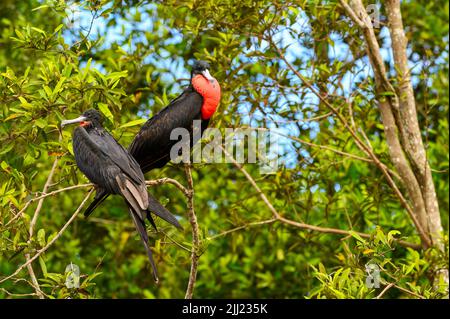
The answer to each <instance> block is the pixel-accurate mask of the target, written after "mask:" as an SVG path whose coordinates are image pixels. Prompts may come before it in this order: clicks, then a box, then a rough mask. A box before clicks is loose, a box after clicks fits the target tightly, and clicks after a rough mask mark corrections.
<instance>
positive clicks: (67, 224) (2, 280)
mask: <svg viewBox="0 0 450 319" xmlns="http://www.w3.org/2000/svg"><path fill="white" fill-rule="evenodd" d="M93 191H94V189H91V190H90V191H89V193H88V194H87V195H86V197H85V198H84V199H83V201H82V202H81V204H80V206H78V208H77V209H76V210H75V212H74V213H73V215H72V216H71V217H70V218H69V220H68V221H67V222H66V223H65V224H64V226H63V227H62V228H61V230H60V231H59V232H58V233H57V234H56V235H55V237H53V238H52V240H51V241H49V242H48V243H47V245H45V247H43V248H41V249H39V250H38V251H37V253H36V254H35V255H34V256H33V257H31V258H30V259H29V260H28V261H27V262H25V263H24V264H22V265H21V266H20V267H19V268H17V269H16V271H15V272H13V273H12V274H11V275H8V276H6V277H4V278H2V279H0V284H1V283H3V282H5V281H7V280H9V279H11V278H13V277H14V276H16V275H17V274H18V273H20V272H21V271H22V269H24V268H25V267H27V266H28V265H29V264H31V263H32V262H33V261H35V260H36V259H37V258H38V257H39V256H40V255H42V254H43V253H44V252H46V251H47V250H48V249H49V248H50V246H52V245H53V244H54V243H55V242H56V241H57V240H58V238H59V237H61V235H62V233H64V231H65V230H66V229H67V227H69V225H70V224H71V223H72V222H73V221H74V220H75V218H76V217H77V216H78V214H79V213H80V211H81V209H82V208H83V206H84V204H86V202H87V200H88V199H89V196H91V194H92V192H93Z"/></svg>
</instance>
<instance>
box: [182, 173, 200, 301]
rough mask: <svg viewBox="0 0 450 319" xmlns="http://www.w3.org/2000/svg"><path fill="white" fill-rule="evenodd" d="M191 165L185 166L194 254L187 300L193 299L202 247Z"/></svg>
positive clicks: (192, 254)
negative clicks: (199, 253)
mask: <svg viewBox="0 0 450 319" xmlns="http://www.w3.org/2000/svg"><path fill="white" fill-rule="evenodd" d="M190 165H191V164H185V166H184V168H185V172H186V178H187V181H188V196H187V198H188V209H189V212H188V216H189V222H190V223H191V227H192V252H191V271H190V274H189V282H188V286H187V289H186V295H185V297H184V298H185V299H192V294H193V293H194V286H195V282H196V280H197V268H198V259H199V257H200V256H199V255H198V248H199V246H200V239H199V230H198V223H197V216H196V215H195V210H194V182H193V181H192V172H191V166H190Z"/></svg>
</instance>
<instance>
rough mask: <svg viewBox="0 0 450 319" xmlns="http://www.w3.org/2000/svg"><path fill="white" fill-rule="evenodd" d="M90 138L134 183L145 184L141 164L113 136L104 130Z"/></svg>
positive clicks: (91, 135)
mask: <svg viewBox="0 0 450 319" xmlns="http://www.w3.org/2000/svg"><path fill="white" fill-rule="evenodd" d="M89 136H90V138H91V139H92V141H93V142H94V143H95V144H97V145H98V147H99V148H100V149H101V150H102V152H103V153H104V154H105V155H107V156H108V157H109V158H110V159H111V160H112V161H113V162H114V163H115V164H116V165H117V166H119V167H120V169H121V170H122V171H123V172H124V173H125V174H126V175H128V176H129V177H130V178H131V179H132V180H133V181H134V182H136V183H138V184H139V183H143V182H145V179H144V174H142V171H141V168H140V166H139V164H138V163H137V162H136V160H135V159H134V157H133V156H131V155H130V154H129V153H128V151H127V150H126V149H125V148H124V147H123V146H122V145H120V144H119V142H117V141H116V139H115V138H114V137H113V136H112V135H111V134H109V133H108V132H106V131H104V130H101V131H100V130H98V133H97V134H95V133H94V134H89Z"/></svg>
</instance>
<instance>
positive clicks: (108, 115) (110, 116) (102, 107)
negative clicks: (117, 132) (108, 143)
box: [98, 103, 114, 124]
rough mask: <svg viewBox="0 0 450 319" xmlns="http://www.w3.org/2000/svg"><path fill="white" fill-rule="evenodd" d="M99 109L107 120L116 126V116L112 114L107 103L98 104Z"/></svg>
mask: <svg viewBox="0 0 450 319" xmlns="http://www.w3.org/2000/svg"><path fill="white" fill-rule="evenodd" d="M98 108H99V110H100V112H102V113H103V115H104V116H106V118H107V119H108V120H109V121H110V122H111V123H112V124H114V116H113V114H112V113H111V111H110V110H109V108H108V105H107V104H105V103H98Z"/></svg>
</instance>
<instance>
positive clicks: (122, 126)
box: [119, 119, 147, 128]
mask: <svg viewBox="0 0 450 319" xmlns="http://www.w3.org/2000/svg"><path fill="white" fill-rule="evenodd" d="M146 121H147V120H146V119H138V120H133V121H130V122H128V123H125V124H122V125H121V126H119V128H125V127H131V126H136V125H139V124H142V123H145V122H146Z"/></svg>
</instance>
